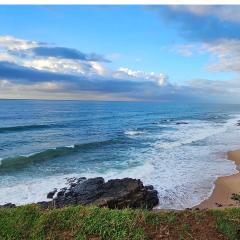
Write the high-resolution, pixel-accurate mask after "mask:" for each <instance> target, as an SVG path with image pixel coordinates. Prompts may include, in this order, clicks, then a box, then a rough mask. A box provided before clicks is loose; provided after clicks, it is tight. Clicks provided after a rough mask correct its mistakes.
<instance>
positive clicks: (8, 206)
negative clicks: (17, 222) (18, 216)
mask: <svg viewBox="0 0 240 240" xmlns="http://www.w3.org/2000/svg"><path fill="white" fill-rule="evenodd" d="M14 207H16V205H15V204H13V203H6V204H4V205H0V208H14Z"/></svg>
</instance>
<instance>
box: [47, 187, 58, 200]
mask: <svg viewBox="0 0 240 240" xmlns="http://www.w3.org/2000/svg"><path fill="white" fill-rule="evenodd" d="M56 192H57V188H54V190H53V191H51V192H49V193H48V194H47V198H53V197H54V195H55V193H56Z"/></svg>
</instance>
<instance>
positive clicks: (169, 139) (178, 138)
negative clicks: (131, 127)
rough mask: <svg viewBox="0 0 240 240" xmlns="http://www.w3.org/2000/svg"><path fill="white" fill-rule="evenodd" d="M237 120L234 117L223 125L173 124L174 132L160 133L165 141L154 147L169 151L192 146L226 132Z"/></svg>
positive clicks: (190, 122)
mask: <svg viewBox="0 0 240 240" xmlns="http://www.w3.org/2000/svg"><path fill="white" fill-rule="evenodd" d="M237 119H238V116H235V117H233V118H231V119H229V120H228V121H227V122H226V123H224V124H220V123H215V122H209V121H201V120H191V121H188V124H177V125H176V124H175V126H174V125H172V126H174V127H175V128H176V131H174V132H171V133H170V132H168V131H167V132H164V133H162V134H161V138H162V139H166V141H162V142H156V143H155V144H154V146H155V147H157V148H162V149H171V148H175V147H180V146H182V145H188V144H192V143H195V142H198V141H201V140H204V139H206V138H208V137H211V136H213V135H216V134H220V133H223V132H225V131H227V129H228V128H229V127H234V125H235V123H236V120H237ZM168 126H169V125H168Z"/></svg>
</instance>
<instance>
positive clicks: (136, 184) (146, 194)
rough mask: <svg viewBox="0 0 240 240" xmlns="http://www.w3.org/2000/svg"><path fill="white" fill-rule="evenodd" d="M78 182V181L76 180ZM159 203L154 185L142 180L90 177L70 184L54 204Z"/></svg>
mask: <svg viewBox="0 0 240 240" xmlns="http://www.w3.org/2000/svg"><path fill="white" fill-rule="evenodd" d="M75 182H76V181H75ZM158 203H159V200H158V196H157V191H156V190H154V188H153V186H146V187H145V186H143V183H142V182H141V181H140V180H137V179H132V178H124V179H113V180H109V181H108V182H105V181H104V179H103V178H101V177H97V178H90V179H87V180H86V179H82V180H81V181H77V184H76V185H72V184H70V187H69V188H68V189H65V191H61V193H60V194H59V192H58V194H57V197H56V198H55V199H54V200H53V205H54V206H56V207H63V206H66V205H72V204H83V205H88V204H94V205H98V206H100V207H108V208H118V209H122V208H126V207H129V208H148V209H152V208H153V207H154V206H156V205H157V204H158Z"/></svg>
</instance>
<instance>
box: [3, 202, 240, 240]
mask: <svg viewBox="0 0 240 240" xmlns="http://www.w3.org/2000/svg"><path fill="white" fill-rule="evenodd" d="M239 232H240V209H238V208H236V209H226V210H212V211H189V210H188V211H187V210H186V211H169V212H157V213H156V212H151V211H147V210H140V209H139V210H130V209H125V210H110V209H104V208H98V207H94V206H88V207H84V206H71V207H66V208H62V209H48V210H43V209H41V208H39V207H38V206H36V205H27V206H22V207H17V208H8V209H0V239H1V240H13V239H14V240H18V239H19V240H31V239H32V240H45V239H56V240H61V239H64V240H68V239H78V240H87V239H89V240H99V239H101V240H125V239H126V240H143V239H211V240H214V239H231V240H235V239H236V240H237V239H240V237H239Z"/></svg>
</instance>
